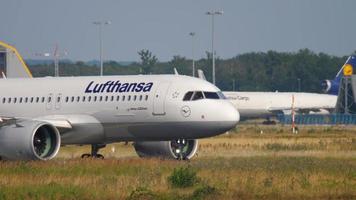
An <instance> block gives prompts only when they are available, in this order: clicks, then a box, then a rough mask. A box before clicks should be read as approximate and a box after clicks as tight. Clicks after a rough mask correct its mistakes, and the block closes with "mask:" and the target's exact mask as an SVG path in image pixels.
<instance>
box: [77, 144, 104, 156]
mask: <svg viewBox="0 0 356 200" xmlns="http://www.w3.org/2000/svg"><path fill="white" fill-rule="evenodd" d="M104 147H106V144H92V145H91V154H89V153H85V154H83V155H82V158H99V159H104V156H103V155H101V154H98V151H99V149H101V148H104Z"/></svg>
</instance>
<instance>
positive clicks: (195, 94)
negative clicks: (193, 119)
mask: <svg viewBox="0 0 356 200" xmlns="http://www.w3.org/2000/svg"><path fill="white" fill-rule="evenodd" d="M199 99H204V96H203V93H202V92H195V93H194V96H193V99H192V100H193V101H194V100H199Z"/></svg>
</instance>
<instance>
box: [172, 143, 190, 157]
mask: <svg viewBox="0 0 356 200" xmlns="http://www.w3.org/2000/svg"><path fill="white" fill-rule="evenodd" d="M173 142H174V143H173V146H174V150H173V151H174V153H175V155H176V159H177V160H188V158H187V152H186V151H187V147H186V145H187V142H186V140H185V139H178V140H175V141H173Z"/></svg>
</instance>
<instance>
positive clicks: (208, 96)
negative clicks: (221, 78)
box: [204, 92, 220, 99]
mask: <svg viewBox="0 0 356 200" xmlns="http://www.w3.org/2000/svg"><path fill="white" fill-rule="evenodd" d="M204 96H205V98H206V99H220V97H219V95H218V94H217V93H216V92H204Z"/></svg>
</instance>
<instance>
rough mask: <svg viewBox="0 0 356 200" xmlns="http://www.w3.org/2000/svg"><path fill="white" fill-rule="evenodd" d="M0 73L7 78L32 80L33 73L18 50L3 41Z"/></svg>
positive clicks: (0, 51) (1, 43)
mask: <svg viewBox="0 0 356 200" xmlns="http://www.w3.org/2000/svg"><path fill="white" fill-rule="evenodd" d="M0 71H1V74H5V75H6V77H7V78H32V74H31V71H30V70H29V69H28V67H27V65H26V63H25V62H24V60H23V59H22V57H21V55H20V54H19V52H18V51H17V50H16V48H15V47H13V46H11V45H9V44H6V43H4V42H1V41H0Z"/></svg>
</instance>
